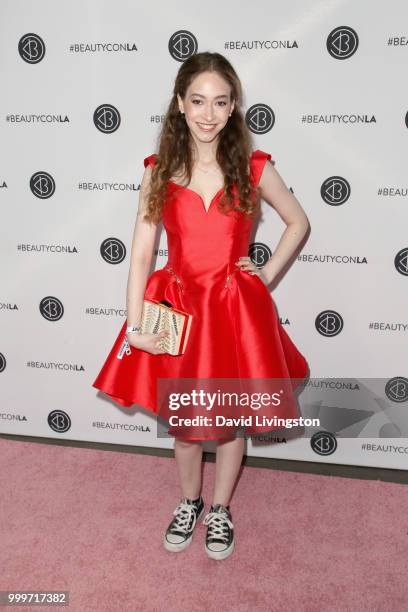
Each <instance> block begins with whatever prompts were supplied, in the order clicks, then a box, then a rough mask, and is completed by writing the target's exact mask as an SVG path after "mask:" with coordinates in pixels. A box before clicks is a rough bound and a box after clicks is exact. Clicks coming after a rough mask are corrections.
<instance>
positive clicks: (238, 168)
mask: <svg viewBox="0 0 408 612" xmlns="http://www.w3.org/2000/svg"><path fill="white" fill-rule="evenodd" d="M206 71H210V72H217V73H218V74H219V75H220V76H221V77H222V78H223V79H224V80H225V81H226V82H227V83H228V84H229V85H230V87H231V102H232V101H233V100H234V101H235V106H234V110H233V111H232V114H231V117H229V120H228V122H227V124H226V125H225V126H224V127H223V129H222V130H221V131H220V133H219V136H218V137H219V141H218V147H217V154H216V159H217V162H218V164H219V166H220V168H221V170H222V172H223V174H224V190H223V193H222V196H221V197H220V198H219V199H218V202H217V206H218V208H219V210H220V211H221V212H223V213H227V212H228V211H229V210H231V208H234V210H237V211H241V212H244V213H245V214H247V215H248V216H252V215H254V214H255V212H256V211H257V209H258V206H259V199H258V198H257V197H255V196H256V194H257V192H258V189H257V188H254V187H253V185H252V183H251V178H250V167H249V158H250V156H251V153H252V143H251V137H250V132H249V130H248V128H247V125H246V123H245V119H244V115H243V113H242V110H241V107H242V87H241V82H240V80H239V78H238V76H237V74H236V72H235V70H234V68H233V67H232V66H231V64H230V63H229V61H228V60H227V59H226V58H225V57H224V56H223V55H221V54H219V53H210V52H203V53H196V54H195V55H192V56H190V57H189V58H188V59H187V60H186V61H185V62H184V63H183V64H182V65H181V67H180V69H179V71H178V73H177V76H176V80H175V83H174V88H173V97H172V99H171V101H170V104H169V107H168V110H167V112H166V114H165V118H164V122H163V125H162V128H161V131H160V134H159V146H158V154H157V157H156V162H155V165H154V167H153V168H152V175H151V180H150V190H149V195H148V197H147V205H146V212H145V214H144V219H146V220H148V221H150V222H153V223H158V222H159V221H160V220H161V217H162V209H163V206H164V202H165V200H166V196H167V182H168V181H169V180H170V179H171V177H172V176H173V175H175V174H177V173H178V171H179V169H180V168H183V167H184V168H185V174H186V176H187V178H188V183H187V184H190V181H191V175H192V154H191V148H190V146H189V144H190V137H191V136H190V129H189V127H188V125H187V123H186V121H185V119H184V115H182V114H181V113H180V112H179V107H178V101H177V94H179V95H180V96H181V98H182V99H184V97H185V95H186V91H187V88H188V87H189V85H190V83H191V82H192V81H193V79H194V78H195V77H196V76H198V75H199V74H200V73H202V72H206ZM234 185H236V187H235V188H236V190H237V191H236V196H237V200H238V204H237V203H235V202H234V195H233V191H232V190H233V186H234Z"/></svg>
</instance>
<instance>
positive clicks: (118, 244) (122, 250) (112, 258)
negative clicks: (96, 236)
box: [100, 238, 126, 264]
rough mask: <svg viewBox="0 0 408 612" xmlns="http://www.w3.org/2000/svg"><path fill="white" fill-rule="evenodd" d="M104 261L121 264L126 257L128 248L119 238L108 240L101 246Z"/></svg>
mask: <svg viewBox="0 0 408 612" xmlns="http://www.w3.org/2000/svg"><path fill="white" fill-rule="evenodd" d="M100 252H101V255H102V259H104V260H105V261H107V262H108V263H110V264H119V263H121V262H122V261H123V260H124V259H125V257H126V247H125V245H124V244H123V242H122V241H121V240H119V239H118V238H106V240H104V241H103V242H102V244H101V248H100Z"/></svg>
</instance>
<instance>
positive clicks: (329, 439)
mask: <svg viewBox="0 0 408 612" xmlns="http://www.w3.org/2000/svg"><path fill="white" fill-rule="evenodd" d="M310 446H311V447H312V450H313V451H314V452H315V453H316V454H317V455H322V456H327V455H332V454H333V453H334V452H335V451H336V449H337V440H336V437H335V436H334V435H333V434H332V433H330V432H329V431H318V432H317V433H315V434H313V436H312V437H311V438H310Z"/></svg>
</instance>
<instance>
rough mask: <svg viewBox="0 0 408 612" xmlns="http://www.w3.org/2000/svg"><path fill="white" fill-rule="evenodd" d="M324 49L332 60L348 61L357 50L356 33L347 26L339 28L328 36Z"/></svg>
mask: <svg viewBox="0 0 408 612" xmlns="http://www.w3.org/2000/svg"><path fill="white" fill-rule="evenodd" d="M326 47H327V51H328V52H329V54H330V55H331V56H332V57H334V59H339V60H343V59H348V58H349V57H351V56H352V55H354V53H355V52H356V51H357V49H358V36H357V32H356V31H355V30H353V28H350V27H349V26H339V27H338V28H335V29H334V30H332V31H331V32H330V34H329V35H328V37H327V41H326Z"/></svg>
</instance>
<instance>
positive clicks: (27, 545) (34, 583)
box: [0, 439, 408, 612]
mask: <svg viewBox="0 0 408 612" xmlns="http://www.w3.org/2000/svg"><path fill="white" fill-rule="evenodd" d="M0 458H1V466H2V469H1V471H0V486H1V498H0V503H1V510H0V511H1V514H0V538H1V539H0V568H1V572H0V590H3V591H4V590H12V589H19V590H24V589H38V590H44V589H52V590H69V591H70V606H69V610H71V611H75V612H76V611H78V612H88V611H93V610H95V611H99V612H102V611H110V610H118V611H138V610H143V611H153V610H154V611H162V610H163V611H167V610H169V611H178V612H180V611H181V612H183V611H186V612H187V611H189V612H190V611H195V610H200V611H201V610H202V611H207V610H208V611H213V610H216V611H218V610H220V611H221V610H223V611H224V610H225V611H230V610H231V611H237V612H238V611H241V610H242V611H243V610H245V611H247V610H248V611H256V610H262V611H278V612H280V611H282V612H283V611H285V612H287V611H290V612H292V611H293V612H302V611H310V612H312V611H313V612H316V611H317V612H320V611H324V612H327V611H336V612H341V611H354V610H358V611H361V610H367V611H370V612H373V611H376V610H378V611H381V612H384V611H394V610H406V609H408V586H407V576H408V537H407V532H408V514H407V493H408V489H407V486H405V485H400V484H390V483H384V482H379V481H364V480H355V479H346V478H335V477H328V476H317V475H308V474H300V473H299V474H297V473H291V472H286V471H273V470H269V469H258V468H252V467H244V468H243V471H242V473H241V476H240V480H239V483H238V486H237V489H236V492H235V495H234V498H233V500H232V502H231V511H232V515H233V520H234V525H235V529H236V549H235V552H234V553H233V554H232V556H231V557H229V558H228V559H226V560H225V561H212V560H211V559H208V558H207V557H206V556H205V552H204V548H203V547H204V535H205V527H204V526H203V525H202V524H201V523H200V524H199V527H198V529H197V531H196V533H195V536H194V541H193V543H192V545H191V546H190V547H189V548H188V549H187V550H186V551H184V552H182V553H179V554H172V553H169V552H167V551H166V550H165V549H164V548H163V547H162V543H161V536H162V531H163V530H164V528H165V527H166V526H167V524H168V523H169V521H170V519H171V515H172V511H173V510H174V508H175V506H176V505H177V502H178V499H179V488H178V481H177V474H176V469H175V463H174V459H167V458H156V457H151V456H145V455H137V454H132V453H120V452H109V451H100V450H90V449H81V448H70V447H63V446H51V445H46V444H34V443H27V442H19V441H13V440H7V439H0ZM214 467H215V466H214V464H213V463H205V464H204V489H203V496H204V501H205V503H206V510H207V508H208V507H209V504H210V503H211V501H212V500H211V495H210V493H211V486H212V483H213V480H214ZM18 609H22V608H18ZM25 609H26V610H28V609H34V608H33V607H30V608H27V607H26V608H25ZM36 609H44V610H45V609H47V610H50V609H52V608H45V607H40V608H36ZM59 609H61V608H59Z"/></svg>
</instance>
